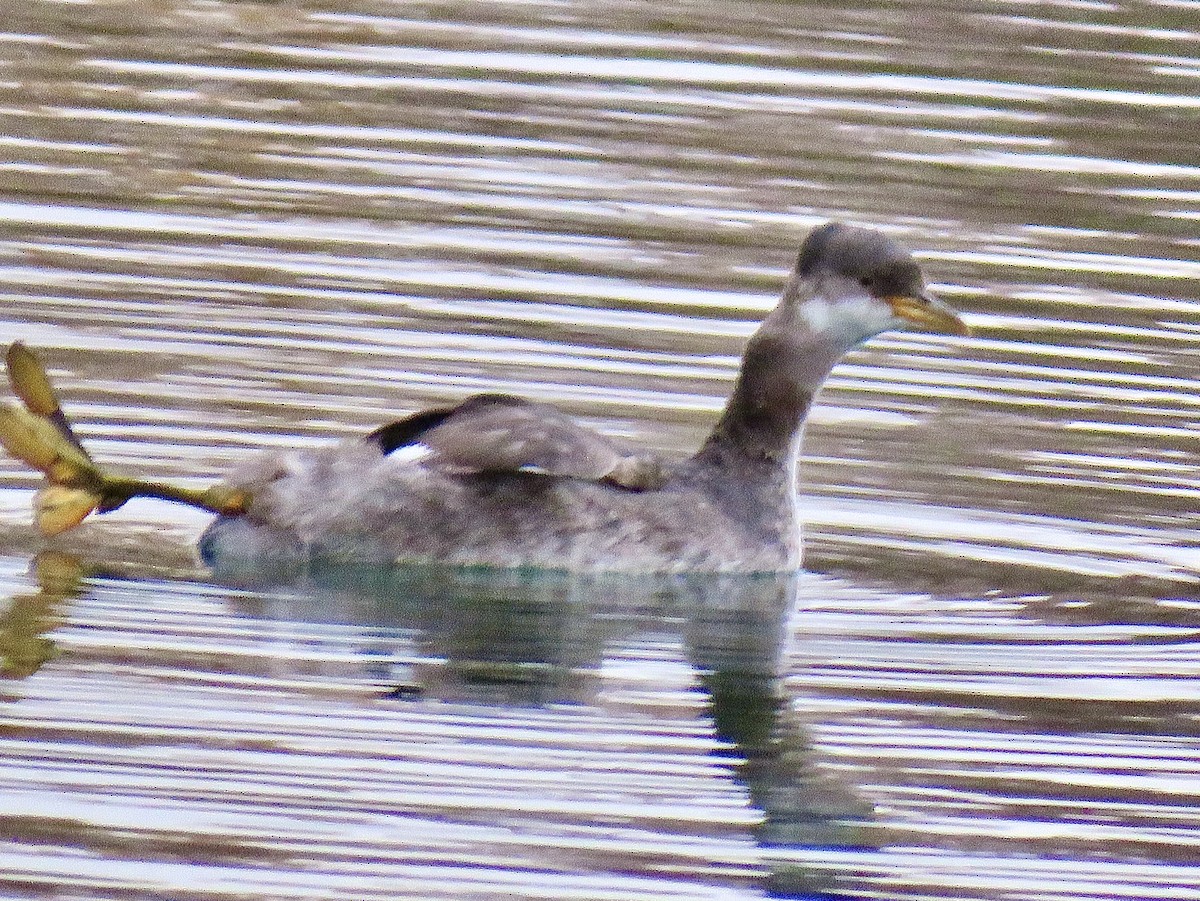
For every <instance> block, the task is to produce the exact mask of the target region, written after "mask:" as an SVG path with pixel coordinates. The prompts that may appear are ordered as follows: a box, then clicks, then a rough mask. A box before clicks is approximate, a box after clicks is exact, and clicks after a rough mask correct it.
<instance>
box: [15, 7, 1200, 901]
mask: <svg viewBox="0 0 1200 901" xmlns="http://www.w3.org/2000/svg"><path fill="white" fill-rule="evenodd" d="M0 5H3V6H4V10H3V13H4V14H3V16H0V123H2V124H3V128H0V151H2V153H3V157H0V329H2V331H3V338H4V340H5V341H7V340H10V339H13V338H23V339H24V340H26V341H28V342H29V343H31V344H33V345H35V346H37V347H38V348H40V349H41V350H42V352H43V353H44V355H45V357H46V359H47V361H48V362H49V364H50V366H51V368H52V370H53V373H54V376H55V378H56V379H57V381H58V383H59V384H60V386H61V388H62V390H63V393H64V394H65V395H66V397H67V398H68V405H69V409H70V412H71V413H72V414H73V415H74V417H75V418H76V419H77V421H78V422H79V423H80V431H81V432H82V434H83V435H84V436H85V438H86V440H87V441H88V442H89V443H90V445H91V446H92V447H93V448H94V450H95V452H96V454H97V455H98V456H100V457H101V458H103V459H104V460H106V461H108V462H110V463H112V464H114V465H120V466H125V467H128V468H131V469H135V470H137V471H139V472H142V473H145V474H147V475H154V476H170V477H176V478H181V477H186V478H194V479H196V480H197V482H204V481H206V480H209V479H211V478H212V477H214V476H215V475H216V474H218V473H219V472H221V471H223V470H224V469H225V468H226V467H227V466H229V465H230V464H231V463H232V462H233V461H234V460H236V459H239V458H241V457H243V456H244V455H245V454H247V453H251V452H253V451H254V450H255V449H256V448H260V447H264V446H279V445H290V444H296V443H320V442H325V441H329V440H333V439H335V438H337V437H340V436H344V435H348V434H355V433H361V432H363V431H365V430H367V429H369V428H371V427H373V426H374V425H377V424H379V423H380V422H381V421H384V420H386V419H388V418H392V417H395V416H397V415H399V414H402V413H404V412H407V411H410V410H412V409H415V408H418V407H420V406H423V405H426V404H430V403H436V402H444V401H448V400H452V399H457V398H460V397H462V396H464V395H465V394H468V393H471V392H474V391H479V390H505V391H515V392H518V393H522V394H525V395H528V396H533V397H538V398H542V399H546V400H549V401H553V402H555V403H558V404H560V405H562V406H564V407H566V408H567V409H569V410H571V411H572V412H573V413H575V414H577V415H579V416H581V417H584V418H585V419H587V420H589V421H591V422H593V423H595V424H597V425H598V426H600V427H602V428H604V429H607V430H610V431H613V432H616V433H619V434H624V435H628V436H630V437H632V438H633V439H635V440H638V441H642V442H645V443H647V444H650V445H653V446H656V447H660V448H664V449H668V450H677V451H682V450H685V449H687V448H689V447H692V446H694V445H695V443H696V442H697V441H698V440H699V439H700V437H701V436H702V434H703V431H704V429H705V428H706V427H707V425H708V424H709V423H711V421H712V418H713V415H714V414H715V412H716V410H717V409H718V408H719V406H720V404H721V402H722V399H723V397H724V395H725V393H726V392H727V391H728V389H729V385H730V379H731V377H732V375H733V372H734V368H735V365H736V359H737V354H738V352H739V349H740V346H741V342H742V341H743V340H744V338H745V336H746V335H747V334H749V332H750V330H751V329H752V328H753V322H754V320H755V319H756V318H757V317H758V316H760V315H761V314H762V313H763V311H765V310H766V309H768V308H769V306H770V305H771V303H772V302H773V299H774V295H775V292H776V291H777V290H778V288H779V286H780V282H781V279H782V277H783V274H784V272H785V270H786V267H787V266H788V264H789V262H790V257H791V255H792V254H793V253H794V250H795V247H796V245H797V243H798V241H799V240H800V238H801V237H802V235H803V234H804V232H805V231H806V230H807V229H808V228H809V227H810V226H811V225H812V224H814V223H816V222H819V221H821V220H823V219H826V218H828V217H831V216H839V217H844V218H847V219H850V220H853V221H857V222H862V223H867V224H872V225H875V226H879V227H883V228H886V229H888V230H889V231H891V232H892V233H893V234H895V235H896V236H897V237H899V238H900V239H901V240H903V241H905V242H906V243H908V244H910V245H911V246H913V247H914V248H917V249H918V250H919V251H920V254H921V257H922V259H923V260H924V261H925V262H926V265H927V269H928V271H929V273H930V275H931V277H932V279H933V281H934V287H935V289H936V290H938V291H939V292H940V293H941V294H942V295H943V296H945V297H946V298H947V299H948V300H950V301H951V302H952V303H954V304H955V305H957V306H958V307H959V308H961V309H962V310H964V311H965V313H966V316H967V318H968V320H969V321H970V322H971V323H972V325H973V326H974V327H975V328H976V331H977V336H976V337H974V338H971V339H966V340H959V339H945V338H929V337H922V336H917V335H889V336H886V337H883V338H880V339H878V340H876V341H874V342H872V343H871V345H870V346H869V347H867V348H865V349H863V350H862V351H860V352H857V353H855V354H854V355H853V356H852V357H851V358H850V359H849V360H847V361H846V362H845V363H844V364H843V365H842V366H840V367H839V368H838V369H837V371H836V372H835V373H834V375H833V378H832V379H831V382H830V386H829V389H828V390H827V391H826V392H825V394H823V396H822V398H821V404H820V406H819V408H818V410H817V411H816V413H815V415H814V418H813V423H812V425H811V427H810V429H809V434H808V444H807V448H806V454H805V461H804V467H803V475H804V480H805V489H804V490H805V494H806V497H807V506H806V511H807V512H806V519H807V536H808V564H809V568H810V570H812V573H811V574H809V575H807V576H805V577H803V578H802V579H801V580H800V581H799V582H798V583H797V584H795V585H789V584H786V583H785V584H776V583H775V582H773V581H769V580H768V581H767V582H745V581H743V582H741V583H739V582H735V581H721V582H718V583H709V582H705V581H704V580H698V581H696V582H694V583H667V584H654V583H636V582H634V583H622V584H620V585H613V584H610V583H604V582H601V583H599V584H596V583H589V582H575V581H572V580H569V579H562V578H555V577H544V578H541V579H538V578H533V577H527V578H523V577H513V578H499V579H495V580H488V579H486V578H484V577H482V576H480V575H479V574H470V573H466V574H447V573H441V574H438V573H427V572H417V573H399V574H393V575H392V576H389V577H387V578H384V577H381V576H378V575H376V576H374V577H372V576H371V575H370V574H365V575H364V574H361V573H360V574H354V573H325V574H314V577H313V580H312V581H311V582H310V583H308V584H302V585H293V586H289V587H269V586H262V587H257V588H256V587H242V588H232V587H227V586H221V585H217V584H214V583H213V582H212V581H211V579H209V577H208V576H207V575H206V574H205V573H204V572H203V571H201V570H198V569H197V567H196V566H195V564H194V563H193V561H192V558H191V555H190V551H189V546H190V543H191V541H192V540H194V538H195V536H196V534H197V533H198V531H199V529H200V528H201V527H202V525H203V521H204V520H203V517H199V516H196V515H193V514H188V513H186V512H181V511H179V510H175V509H172V508H169V507H167V506H165V505H155V504H142V505H131V507H130V509H127V510H123V511H121V512H119V513H117V514H114V515H113V516H112V517H110V518H109V519H108V520H107V521H103V522H99V523H96V524H95V525H93V526H90V527H88V528H85V529H84V530H82V531H81V532H80V533H78V534H77V535H75V536H72V537H71V538H70V539H69V540H68V541H65V542H63V543H61V544H59V545H57V546H56V547H54V548H52V549H47V548H46V547H45V546H44V545H43V544H42V543H40V542H39V541H38V540H37V539H36V538H34V536H33V535H32V533H31V532H30V530H29V529H28V525H27V523H28V512H27V509H28V502H29V497H30V491H31V489H32V487H33V485H34V482H33V480H32V479H31V478H30V476H29V474H28V473H26V472H24V471H22V470H21V469H20V468H19V467H18V466H17V465H16V464H14V463H13V462H12V461H11V460H9V459H7V458H5V459H3V460H0V486H2V488H0V554H3V555H4V556H3V557H0V588H2V589H3V591H4V593H6V594H7V595H8V596H9V597H10V598H11V600H10V601H9V602H8V603H7V604H6V605H5V606H4V608H2V609H3V611H4V612H3V615H2V619H0V651H3V654H4V659H5V661H6V672H7V673H8V674H9V675H11V676H13V679H12V680H11V681H8V682H6V683H5V685H4V691H3V693H2V697H3V702H2V706H0V745H2V751H0V834H2V835H3V837H4V839H5V842H4V844H3V845H0V894H3V895H4V897H14V898H25V897H29V898H40V897H55V898H87V899H96V898H121V899H129V898H139V899H142V898H172V899H179V898H192V897H196V898H199V897H204V898H208V899H213V898H229V899H234V898H237V899H245V898H256V899H303V901H310V899H326V898H346V899H372V898H387V899H397V898H422V899H424V898H441V897H445V898H471V899H475V898H513V897H516V898H575V899H639V898H646V899H666V898H680V899H683V898H689V899H691V898H750V897H762V896H763V895H766V894H773V895H776V896H788V895H791V896H797V895H798V896H801V897H813V896H818V897H834V898H855V899H857V898H884V899H926V898H971V899H975V898H979V899H1006V901H1007V899H1012V901H1017V899H1020V901H1026V899H1038V901H1041V899H1055V901H1058V899H1062V901H1079V899H1138V901H1144V899H1159V898H1161V899H1171V901H1178V899H1183V901H1186V899H1189V898H1200V878H1198V877H1197V876H1196V872H1197V870H1196V867H1195V862H1196V861H1197V860H1198V859H1200V847H1197V845H1198V840H1197V838H1196V835H1197V834H1198V833H1197V826H1198V825H1200V803H1198V801H1200V767H1198V766H1197V763H1196V761H1197V759H1198V758H1200V754H1198V750H1200V749H1198V748H1197V733H1198V732H1200V723H1198V719H1197V715H1198V712H1200V711H1198V708H1197V701H1196V698H1197V693H1196V689H1195V686H1196V680H1197V677H1198V676H1200V644H1198V642H1197V631H1198V628H1200V602H1198V601H1197V600H1196V582H1197V580H1196V571H1197V569H1198V568H1200V567H1198V564H1200V550H1198V548H1200V545H1198V543H1197V541H1196V527H1197V513H1196V510H1197V507H1198V506H1200V504H1198V501H1200V473H1198V471H1197V466H1196V463H1195V452H1196V451H1195V449H1196V446H1197V438H1198V432H1200V401H1198V400H1197V398H1200V391H1198V390H1197V389H1198V388H1200V384H1198V381H1200V380H1198V378H1197V368H1196V354H1195V353H1194V351H1193V347H1194V345H1195V342H1196V339H1197V335H1198V334H1200V303H1198V302H1197V297H1196V289H1195V285H1196V278H1197V275H1200V262H1198V259H1200V240H1198V239H1197V235H1196V231H1195V223H1196V221H1197V219H1200V166H1197V162H1196V156H1195V133H1196V117H1197V113H1198V107H1200V101H1198V100H1197V99H1196V96H1195V95H1196V87H1197V84H1198V82H1197V73H1200V9H1198V8H1197V7H1196V6H1195V5H1194V4H1190V3H1177V2H1167V0H1162V2H1150V3H1144V4H1136V5H1135V4H1124V5H1121V4H1102V3H1039V4H1022V3H1004V2H983V3H969V4H968V3H963V4H958V5H955V4H948V3H947V4H933V3H919V2H908V3H901V4H868V5H858V6H855V7H852V8H845V9H844V8H842V7H841V6H840V5H830V6H829V7H817V6H808V5H800V4H785V3H767V2H750V3H742V4H725V3H703V2H701V3H689V4H683V3H673V2H666V3H654V4H645V3H633V2H630V3H619V2H600V3H582V2H574V0H564V2H558V3H536V2H514V3H505V4H484V3H470V2H461V3H453V2H452V3H446V4H422V3H411V4H403V5H398V4H393V3H385V2H360V3H355V4H353V5H351V6H348V5H346V4H334V3H329V2H322V0H313V2H289V3H231V2H223V0H212V2H183V0H142V2H104V3H101V2H92V3H87V2H82V3H70V4H61V3H55V2H44V0H30V2H27V3H23V4H16V3H9V4H0ZM35 556H36V559H35ZM18 677H19V678H18Z"/></svg>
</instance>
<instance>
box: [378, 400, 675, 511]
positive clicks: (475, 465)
mask: <svg viewBox="0 0 1200 901" xmlns="http://www.w3.org/2000/svg"><path fill="white" fill-rule="evenodd" d="M367 440H369V441H374V442H375V443H377V444H378V445H379V446H380V447H381V448H382V449H383V451H384V453H391V452H392V451H394V450H396V449H397V448H399V447H405V446H409V445H414V444H422V445H424V446H426V447H428V448H429V449H430V450H431V451H433V453H434V455H435V456H436V458H437V459H439V460H440V461H442V462H445V463H448V464H450V465H452V466H456V467H461V468H463V469H469V470H474V471H476V472H520V471H525V472H528V471H534V472H541V473H545V474H547V475H553V476H562V477H569V478H576V479H592V480H606V481H609V482H613V483H615V484H617V485H621V486H623V487H626V488H635V489H646V488H657V487H659V486H660V485H661V484H662V482H663V472H662V466H661V464H660V462H659V461H658V459H657V458H655V457H653V456H651V455H647V454H644V453H643V454H639V453H637V452H635V451H634V450H632V449H630V448H627V447H624V446H623V445H621V444H619V443H618V442H616V441H614V440H613V439H611V438H608V437H607V436H605V435H601V434H600V433H599V432H594V431H592V430H591V429H587V428H584V427H583V426H581V425H579V424H578V423H577V422H575V421H574V420H572V419H570V418H569V417H567V416H565V415H564V414H563V413H561V412H559V411H558V410H556V409H555V408H554V407H551V406H548V405H547V404H541V403H536V402H534V401H528V400H523V399H521V398H519V397H513V396H512V395H508V394H479V395H476V396H475V397H472V398H469V399H468V400H466V401H464V402H463V403H461V404H459V405H458V406H457V407H448V408H438V409H435V410H427V411H425V412H423V413H416V414H414V415H413V416H410V417H408V418H407V419H402V420H400V421H399V422H395V423H392V424H391V425H387V426H384V427H383V428H381V429H377V430H376V431H374V432H372V433H371V434H370V435H368V436H367Z"/></svg>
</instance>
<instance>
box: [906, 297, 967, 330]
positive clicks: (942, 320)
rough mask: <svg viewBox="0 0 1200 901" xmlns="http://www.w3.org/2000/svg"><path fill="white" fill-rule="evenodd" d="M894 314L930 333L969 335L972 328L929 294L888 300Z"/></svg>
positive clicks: (947, 306) (948, 307)
mask: <svg viewBox="0 0 1200 901" xmlns="http://www.w3.org/2000/svg"><path fill="white" fill-rule="evenodd" d="M887 302H888V303H889V304H890V305H891V307H892V312H893V313H895V314H896V315H897V316H899V317H900V318H901V319H903V320H905V321H906V322H911V323H912V324H913V325H916V326H919V327H920V328H923V329H925V330H926V331H930V332H939V333H941V334H945V335H969V334H971V328H970V326H968V325H967V324H966V323H965V322H963V321H962V318H961V317H960V316H959V315H958V313H956V312H955V311H954V310H953V309H952V308H951V307H950V306H949V305H947V304H944V303H942V302H941V301H940V300H937V299H936V298H933V297H930V296H929V295H928V294H919V295H916V296H910V295H907V294H904V295H898V296H893V297H889V298H887Z"/></svg>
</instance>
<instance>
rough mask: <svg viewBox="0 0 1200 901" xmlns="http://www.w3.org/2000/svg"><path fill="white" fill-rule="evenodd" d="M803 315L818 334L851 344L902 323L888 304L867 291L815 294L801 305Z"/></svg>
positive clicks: (812, 329) (811, 329) (803, 318)
mask: <svg viewBox="0 0 1200 901" xmlns="http://www.w3.org/2000/svg"><path fill="white" fill-rule="evenodd" d="M799 314H800V318H801V319H802V320H803V321H804V324H805V325H806V326H807V327H808V329H809V331H811V332H812V333H813V334H815V335H825V336H828V337H829V338H830V339H831V340H832V341H834V342H835V343H837V344H841V345H845V346H850V345H853V344H857V343H858V342H860V341H865V340H866V339H867V338H870V337H872V336H873V335H878V334H879V333H880V332H885V331H887V330H888V329H891V328H895V327H896V326H897V325H899V324H900V321H899V320H898V319H897V318H896V315H895V314H894V313H893V312H892V309H891V307H890V306H888V304H887V303H886V302H884V301H882V300H877V299H875V298H873V297H870V296H869V295H867V294H861V293H856V294H848V295H844V296H842V297H838V298H834V299H830V298H828V297H823V296H820V295H818V296H816V297H813V298H812V299H811V300H809V301H807V302H806V303H804V304H803V305H802V306H801V307H800V309H799Z"/></svg>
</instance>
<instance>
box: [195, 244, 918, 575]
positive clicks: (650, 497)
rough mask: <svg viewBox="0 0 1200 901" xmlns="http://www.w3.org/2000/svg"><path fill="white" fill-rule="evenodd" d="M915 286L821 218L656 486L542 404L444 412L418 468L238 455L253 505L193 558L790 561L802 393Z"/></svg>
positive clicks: (374, 454)
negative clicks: (732, 373) (728, 377)
mask: <svg viewBox="0 0 1200 901" xmlns="http://www.w3.org/2000/svg"><path fill="white" fill-rule="evenodd" d="M923 291H924V285H923V283H922V281H921V274H920V270H919V269H918V268H917V266H916V264H915V263H913V261H912V259H911V257H910V256H909V254H908V253H907V252H906V251H905V250H903V249H902V248H900V247H899V246H897V245H896V244H895V243H893V242H892V241H891V240H889V239H888V238H886V237H885V236H883V235H882V234H880V233H878V232H873V231H868V230H863V229H854V228H848V227H846V226H841V225H834V224H831V225H827V226H822V227H821V228H818V229H816V230H814V232H813V233H812V234H811V235H810V236H809V238H808V239H807V240H806V242H805V244H804V246H803V247H802V248H801V252H800V256H799V259H798V260H797V265H796V269H795V270H794V271H793V273H792V276H791V278H790V279H789V281H788V284H787V287H786V289H785V291H784V295H783V298H782V299H781V301H780V303H779V305H778V306H777V307H776V308H775V309H774V310H773V311H772V312H771V313H770V314H769V315H768V316H767V318H766V320H765V321H764V322H763V324H762V326H761V327H760V328H759V330H758V331H757V332H756V333H755V334H754V335H753V336H752V337H751V339H750V341H749V343H748V345H747V348H746V353H745V356H744V359H743V363H742V369H741V371H740V373H739V376H738V380H737V383H736V385H735V387H734V390H733V394H732V396H731V397H730V400H729V402H728V404H727V405H726V407H725V410H724V412H723V414H722V416H721V418H720V420H719V421H718V423H717V425H716V426H715V428H714V430H713V433H712V435H711V436H710V437H709V439H708V440H707V442H706V443H705V444H704V446H703V447H702V448H701V449H700V450H699V452H697V453H696V454H695V455H694V456H693V457H691V458H689V459H687V460H685V461H682V462H680V463H677V464H673V465H672V464H666V463H663V464H661V476H662V479H661V481H663V484H662V485H661V487H657V488H652V489H649V490H631V489H630V488H627V487H621V486H620V485H616V484H612V482H611V481H602V480H601V479H604V478H607V477H610V476H611V473H612V471H613V469H614V468H615V467H616V465H617V462H618V461H619V460H620V459H622V458H625V459H627V460H630V459H631V460H632V463H631V464H629V465H634V466H650V467H651V468H652V469H654V470H656V471H657V470H658V465H657V464H656V463H655V462H654V461H650V462H649V463H647V462H646V460H645V455H641V459H639V457H638V456H637V455H629V454H627V452H625V451H624V450H622V449H621V448H620V446H619V445H618V444H616V442H613V441H612V440H610V439H608V438H606V437H604V436H601V435H598V434H597V433H595V432H591V431H589V430H587V429H585V428H583V427H581V426H579V425H577V424H575V423H573V422H571V421H570V420H568V419H567V418H566V417H564V416H563V415H562V414H560V413H558V412H557V411H550V412H546V408H544V407H542V406H541V405H535V404H528V403H524V402H520V401H512V400H503V401H500V402H496V401H494V400H492V401H488V400H482V401H476V402H472V401H468V402H467V403H466V404H464V405H463V407H460V408H458V409H459V410H465V411H467V413H469V414H470V415H466V414H464V415H463V416H462V417H461V418H460V419H459V421H458V422H457V423H455V421H454V416H453V414H451V415H450V416H449V417H447V418H444V419H442V420H440V424H438V425H435V426H433V427H432V428H431V429H430V430H429V441H428V443H429V445H430V446H432V447H433V448H434V451H435V452H434V453H433V454H431V455H430V456H429V457H427V458H425V459H420V460H415V461H414V460H411V459H404V458H402V457H401V456H399V455H393V456H388V455H385V454H384V453H383V452H382V450H381V449H380V448H379V446H378V445H376V444H374V443H371V442H364V441H347V442H344V443H342V444H339V445H336V446H334V447H330V448H325V449H320V450H306V451H294V452H290V453H283V454H270V455H266V456H264V457H260V458H259V459H257V460H255V461H253V462H251V463H250V464H249V465H248V466H245V467H243V468H241V469H239V470H238V471H237V472H235V473H234V474H233V475H232V477H231V479H230V481H231V482H233V483H234V484H237V485H240V486H243V487H245V488H247V489H249V491H250V492H251V494H252V496H253V498H254V503H253V506H252V509H251V511H250V513H249V514H248V515H246V516H243V517H237V518H232V517H222V518H220V519H218V520H216V521H215V522H214V523H213V524H212V525H211V526H210V527H209V529H208V530H207V532H206V533H205V535H204V536H203V538H202V539H201V547H202V552H203V553H204V556H205V558H206V559H208V560H209V561H210V562H214V563H216V564H217V565H222V564H230V563H232V564H238V563H254V562H269V561H275V562H283V563H290V562H294V561H303V560H305V559H310V558H311V559H318V558H319V559H335V560H343V561H368V562H392V561H403V562H408V561H437V562H443V563H448V564H469V565H490V566H504V567H511V566H528V567H539V568H556V569H557V568H561V569H572V570H621V571H637V572H683V571H739V572H759V571H778V570H791V569H795V568H797V567H799V565H800V559H801V542H800V533H799V518H798V516H797V511H796V491H795V470H796V461H797V457H798V455H799V450H800V442H801V435H802V428H803V423H804V418H805V415H806V414H807V412H808V409H809V406H810V404H811V403H812V399H813V397H814V396H815V395H816V393H817V390H818V389H819V388H820V385H821V383H822V382H823V381H824V379H825V377H826V375H827V374H828V373H829V371H830V370H831V369H832V368H833V366H834V364H835V363H836V362H837V361H838V359H840V358H841V356H842V355H843V354H844V353H845V352H846V351H847V350H849V349H850V348H851V347H853V346H854V345H855V344H858V343H859V342H861V341H863V340H865V339H866V338H869V337H871V336H872V335H875V334H877V333H879V332H881V331H884V330H886V329H889V328H896V327H902V326H903V325H905V320H903V319H901V318H899V317H898V316H897V314H896V312H895V311H894V310H893V309H892V307H891V305H889V303H888V302H887V300H886V299H885V298H889V297H894V296H897V295H905V296H909V297H920V296H921V295H922V293H923ZM539 413H542V414H544V418H542V419H541V420H539V419H538V414H539ZM531 417H532V419H531ZM439 429H443V430H444V431H443V432H442V434H441V435H440V436H438V435H437V432H438V430H439ZM521 429H524V430H525V431H526V433H527V435H526V438H527V439H528V440H526V441H522V440H521V437H520V434H519V432H520V431H521ZM473 430H474V431H473ZM473 434H474V435H475V436H477V437H476V441H475V444H474V446H473V444H472V435H473ZM417 437H418V440H419V439H421V437H422V436H421V435H418V436H417ZM439 452H440V453H439ZM528 470H535V471H528ZM657 481H659V480H652V481H651V482H649V484H657Z"/></svg>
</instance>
